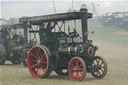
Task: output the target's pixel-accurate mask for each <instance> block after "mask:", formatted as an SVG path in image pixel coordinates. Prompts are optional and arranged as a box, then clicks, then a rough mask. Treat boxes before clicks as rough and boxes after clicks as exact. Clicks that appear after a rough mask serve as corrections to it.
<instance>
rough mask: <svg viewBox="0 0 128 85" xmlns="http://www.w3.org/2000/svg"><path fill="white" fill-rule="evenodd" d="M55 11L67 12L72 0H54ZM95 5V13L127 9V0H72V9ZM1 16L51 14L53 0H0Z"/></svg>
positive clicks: (89, 7) (90, 8)
mask: <svg viewBox="0 0 128 85" xmlns="http://www.w3.org/2000/svg"><path fill="white" fill-rule="evenodd" d="M54 1H55V6H56V10H57V13H60V12H67V10H69V9H71V8H72V0H54ZM92 2H93V3H94V5H95V7H96V14H103V13H106V12H117V11H128V1H127V0H74V4H73V6H74V9H76V10H79V8H80V5H81V4H83V3H85V4H87V7H88V9H89V11H90V12H92V4H91V3H92ZM0 11H1V15H0V17H2V18H6V19H8V18H10V17H22V16H37V15H45V14H53V13H54V10H53V0H0Z"/></svg>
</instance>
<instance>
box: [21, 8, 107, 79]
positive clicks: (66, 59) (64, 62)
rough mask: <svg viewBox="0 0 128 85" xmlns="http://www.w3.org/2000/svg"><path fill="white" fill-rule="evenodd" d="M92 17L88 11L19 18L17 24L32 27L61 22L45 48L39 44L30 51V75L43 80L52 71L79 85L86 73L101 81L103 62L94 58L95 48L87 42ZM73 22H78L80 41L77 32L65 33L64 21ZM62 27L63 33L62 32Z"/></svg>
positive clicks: (105, 71) (101, 59)
mask: <svg viewBox="0 0 128 85" xmlns="http://www.w3.org/2000/svg"><path fill="white" fill-rule="evenodd" d="M91 17H92V14H91V13H88V12H87V9H81V11H80V12H69V13H61V14H53V15H46V16H35V17H26V18H20V22H23V23H24V24H27V23H29V24H31V25H34V24H36V25H39V24H40V23H42V22H43V23H47V22H62V24H61V26H59V24H57V26H58V28H59V31H57V32H51V33H49V35H50V36H51V37H50V39H49V41H48V43H49V44H48V45H47V46H46V45H43V43H41V42H40V45H36V46H33V47H32V48H31V50H30V51H29V54H28V68H29V71H30V73H31V75H32V76H34V77H36V78H45V77H48V76H49V74H50V73H51V71H55V72H56V73H57V74H58V75H60V76H68V75H69V76H70V78H71V79H72V80H76V81H79V80H83V79H84V77H85V75H86V73H87V72H88V73H91V74H92V76H94V77H95V78H99V79H102V78H103V77H104V76H105V75H106V73H107V64H106V61H105V60H104V58H102V57H100V56H95V52H96V50H97V49H98V47H97V46H94V45H93V44H92V40H88V35H87V32H88V30H87V19H88V18H91ZM73 20H74V21H75V20H80V21H81V26H82V37H80V34H79V33H78V32H77V31H76V29H78V28H76V29H74V30H73V31H72V32H68V33H66V31H65V30H66V29H67V28H66V26H65V21H73ZM62 25H64V27H63V29H64V31H62V30H61V28H62ZM68 29H69V28H68ZM60 30H61V31H60Z"/></svg>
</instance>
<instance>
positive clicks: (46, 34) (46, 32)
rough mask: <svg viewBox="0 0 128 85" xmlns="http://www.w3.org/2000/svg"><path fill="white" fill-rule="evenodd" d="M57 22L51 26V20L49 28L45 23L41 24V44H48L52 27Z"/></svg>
mask: <svg viewBox="0 0 128 85" xmlns="http://www.w3.org/2000/svg"><path fill="white" fill-rule="evenodd" d="M56 24H57V23H54V25H53V26H51V23H50V22H49V23H48V25H47V28H45V27H44V24H43V23H42V24H41V25H40V30H39V36H40V44H43V45H46V46H48V44H49V40H50V35H51V32H52V29H53V28H54V27H55V25H56Z"/></svg>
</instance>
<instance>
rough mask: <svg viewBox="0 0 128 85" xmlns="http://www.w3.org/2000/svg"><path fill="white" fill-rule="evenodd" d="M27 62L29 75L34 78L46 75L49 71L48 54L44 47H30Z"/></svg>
mask: <svg viewBox="0 0 128 85" xmlns="http://www.w3.org/2000/svg"><path fill="white" fill-rule="evenodd" d="M27 64H28V68H29V71H30V73H31V75H32V76H34V77H36V78H44V77H47V76H48V75H49V74H50V72H51V70H50V56H49V54H48V52H47V51H46V50H45V49H44V47H41V46H35V47H32V49H31V50H30V52H29V55H28V63H27Z"/></svg>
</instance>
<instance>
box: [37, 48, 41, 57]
mask: <svg viewBox="0 0 128 85" xmlns="http://www.w3.org/2000/svg"><path fill="white" fill-rule="evenodd" d="M38 51H39V55H40V56H42V54H41V51H40V48H38Z"/></svg>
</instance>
